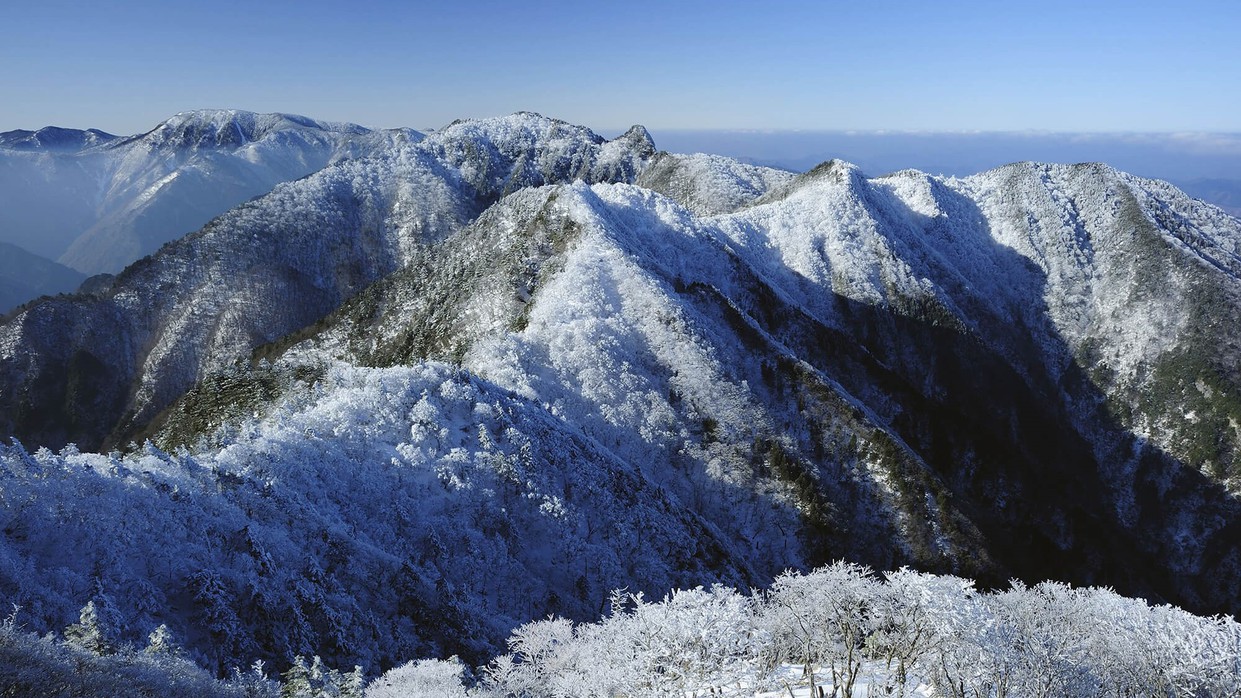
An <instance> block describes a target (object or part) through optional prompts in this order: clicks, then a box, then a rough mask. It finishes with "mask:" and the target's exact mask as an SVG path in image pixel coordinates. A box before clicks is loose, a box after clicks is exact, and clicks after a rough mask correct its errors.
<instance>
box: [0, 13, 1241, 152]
mask: <svg viewBox="0 0 1241 698" xmlns="http://www.w3.org/2000/svg"><path fill="white" fill-rule="evenodd" d="M4 5H5V7H4V8H3V10H2V11H0V18H2V19H0V21H2V25H0V26H3V28H4V32H3V35H4V37H3V40H0V94H3V99H0V131H3V130H9V129H14V128H35V127H39V126H44V125H49V124H55V125H61V126H70V127H77V128H86V127H97V128H102V129H104V130H108V131H111V132H113V133H118V134H129V133H137V132H141V131H145V130H147V129H149V128H151V127H152V126H154V125H155V124H156V123H158V122H159V121H161V120H163V119H164V118H166V117H168V116H170V115H171V114H173V113H175V112H178V111H182V110H185V109H194V108H206V107H212V108H214V107H227V108H240V109H250V110H254V111H286V112H293V113H300V114H305V115H307V116H312V117H315V118H320V119H330V120H344V121H354V122H358V123H362V124H365V125H368V126H376V127H390V126H411V127H414V128H425V127H433V126H439V125H443V124H445V123H447V122H449V121H451V120H452V119H455V118H458V117H477V116H492V115H498V114H505V113H508V112H512V111H515V110H519V109H529V110H534V111H539V112H542V113H544V114H547V115H549V116H556V117H559V118H563V119H567V120H569V121H573V122H576V123H582V124H585V125H588V126H591V127H592V128H595V129H597V130H600V131H608V130H611V129H616V128H619V127H623V126H627V125H629V124H632V123H643V124H646V125H647V126H650V127H652V128H662V129H671V128H696V129H699V128H701V129H706V128H754V129H833V130H834V129H865V130H874V129H912V130H987V131H991V130H1025V129H1038V130H1050V131H1227V132H1241V2H1236V0H1231V1H1223V0H1221V1H1218V2H1207V1H1194V0H1184V1H1182V2H1172V1H1171V0H1168V1H1167V2H1146V1H1144V0H1128V1H1126V2H1092V1H1090V0H1074V1H1072V2H1060V1H1058V0H1053V1H1048V0H1041V1H1038V2H1025V1H1021V0H1015V1H1011V2H1004V1H1003V0H994V1H988V2H932V1H930V0H917V1H912V0H911V1H904V0H902V1H897V0H893V1H890V2H885V1H884V0H869V1H868V0H850V1H848V2H832V1H824V2H738V3H728V2H692V1H691V2H676V1H675V0H668V1H667V2H647V1H646V0H638V1H631V2H624V3H620V2H618V3H593V2H585V1H582V0H578V1H576V2H559V1H545V2H538V1H536V0H532V1H530V2H473V3H469V2H438V1H425V2H391V1H388V0H382V1H374V2H368V1H366V0H356V1H355V2H344V1H342V0H334V1H332V2H319V1H318V0H300V1H299V2H285V1H283V0H276V1H265V0H248V1H246V2H237V1H234V0H212V1H210V2H196V1H178V2H168V1H161V2H151V1H147V0H133V1H126V0H116V1H115V2H58V1H56V0H41V1H37V2H36V1H34V0H6V1H5V3H4Z"/></svg>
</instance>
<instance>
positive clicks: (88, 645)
mask: <svg viewBox="0 0 1241 698" xmlns="http://www.w3.org/2000/svg"><path fill="white" fill-rule="evenodd" d="M65 641H66V642H69V643H72V644H74V645H77V646H78V647H81V648H82V649H84V650H86V651H88V652H91V653H93V654H97V655H100V656H102V655H105V654H109V653H111V652H112V645H111V643H109V642H108V639H107V635H106V631H105V629H104V628H103V626H102V624H101V623H100V620H99V613H98V611H97V610H96V609H95V602H94V601H87V602H86V605H85V606H83V607H82V611H81V613H79V614H78V622H76V623H74V624H72V625H70V626H69V627H67V628H65Z"/></svg>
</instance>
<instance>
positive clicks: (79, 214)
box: [0, 110, 421, 274]
mask: <svg viewBox="0 0 1241 698" xmlns="http://www.w3.org/2000/svg"><path fill="white" fill-rule="evenodd" d="M420 137H421V136H420V134H418V133H417V132H415V131H409V130H398V131H370V130H368V129H365V128H362V127H361V126H356V125H354V124H338V123H327V122H321V121H314V120H311V119H307V118H305V117H301V116H292V115H287V114H254V113H250V112H244V111H236V110H202V111H192V112H184V113H181V114H177V115H176V116H174V117H172V118H171V119H169V120H167V121H165V122H164V123H162V124H160V125H159V126H157V127H155V128H154V129H152V130H151V131H149V132H147V133H144V134H140V135H136V136H131V137H128V138H117V137H115V136H111V135H110V134H106V133H103V132H100V131H94V130H90V131H77V130H73V129H61V128H51V127H50V128H44V129H40V130H39V131H35V132H31V131H10V132H8V133H3V134H0V231H4V233H3V234H4V241H7V242H11V243H14V244H17V245H20V246H23V247H25V248H27V249H29V250H31V251H32V252H35V253H37V254H40V255H42V256H45V257H49V258H52V259H56V260H57V261H59V262H61V263H62V264H65V265H67V266H70V267H73V268H75V269H77V270H79V271H81V272H84V273H86V274H96V273H101V272H108V273H115V272H118V271H120V270H121V269H122V268H123V267H125V266H126V265H128V264H129V263H131V262H133V261H135V260H137V259H139V258H140V257H142V256H144V255H147V254H150V253H152V252H154V251H155V250H157V249H158V248H159V247H160V246H161V245H163V244H164V243H166V242H169V241H171V240H175V239H177V238H179V237H181V236H182V235H185V234H186V233H189V232H192V231H194V230H197V229H198V228H200V227H202V226H203V224H205V223H206V222H207V221H209V220H210V219H211V218H213V217H215V216H217V215H219V214H221V213H223V212H225V211H227V210H228V209H230V208H232V207H233V206H236V205H237V204H240V203H242V202H244V201H246V200H248V199H251V198H253V197H255V196H259V195H261V194H265V193H267V192H269V191H271V189H272V187H274V186H275V185H276V184H278V183H280V182H285V181H291V180H294V179H298V178H301V177H304V176H306V175H308V174H310V173H312V172H315V171H317V170H320V169H322V168H323V167H325V166H326V165H328V164H330V163H333V162H337V161H339V160H342V159H345V158H351V157H359V156H363V155H368V154H371V153H375V152H379V151H382V150H385V149H387V148H389V147H390V146H392V145H393V144H394V143H396V142H400V141H405V140H416V139H418V138H420Z"/></svg>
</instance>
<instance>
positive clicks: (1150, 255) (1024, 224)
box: [0, 114, 1241, 667]
mask: <svg viewBox="0 0 1241 698" xmlns="http://www.w3.org/2000/svg"><path fill="white" fill-rule="evenodd" d="M220 137H224V136H220ZM213 138H214V136H213ZM1239 244H1241V222H1238V221H1237V220H1236V219H1233V218H1231V217H1229V216H1227V215H1225V214H1223V213H1222V212H1220V211H1219V210H1218V209H1215V208H1213V207H1209V206H1204V205H1203V204H1201V203H1200V202H1197V201H1195V200H1193V199H1191V198H1189V197H1187V196H1185V195H1184V194H1182V193H1181V192H1179V191H1178V190H1176V189H1174V188H1172V187H1170V186H1168V185H1165V184H1163V183H1160V182H1153V181H1150V180H1143V179H1139V178H1135V177H1131V176H1128V175H1125V174H1123V173H1119V172H1116V171H1115V170H1112V169H1110V168H1107V167H1105V166H1101V165H1091V164H1084V165H1042V164H1035V163H1017V164H1014V165H1010V166H1007V167H1004V168H999V169H997V170H993V171H989V172H985V173H980V174H978V175H975V176H973V177H968V178H964V179H954V178H949V179H945V178H937V177H931V176H928V175H925V174H923V173H919V172H914V171H902V172H897V173H893V174H891V175H888V176H885V177H879V178H869V177H866V176H865V175H864V174H863V173H862V172H860V171H859V170H858V169H857V168H856V167H853V166H851V165H849V164H847V163H842V162H837V161H832V162H828V163H824V164H823V165H821V166H819V167H816V168H815V169H813V170H811V171H810V172H807V173H804V174H802V175H798V176H791V175H789V174H787V173H780V172H778V171H774V170H766V169H763V168H755V167H751V166H747V165H743V164H741V163H736V162H732V161H727V160H725V159H720V158H712V157H708V156H676V155H667V154H657V153H656V152H655V149H654V145H653V143H651V141H650V139H649V136H648V135H647V134H646V133H645V131H644V130H643V129H641V127H635V128H634V129H631V130H630V131H629V132H628V133H626V134H625V135H623V136H622V137H620V138H618V139H615V140H613V141H604V140H603V139H601V138H599V137H598V136H596V135H594V134H593V133H591V132H589V131H588V130H586V129H583V128H581V127H575V126H572V125H569V124H565V123H564V122H559V121H555V120H551V119H544V118H542V117H539V116H537V115H532V114H516V115H513V116H510V117H505V118H502V119H491V120H484V121H477V122H460V123H455V124H452V125H450V126H449V127H446V128H445V129H443V130H441V131H438V132H434V133H432V134H430V135H428V137H427V138H426V139H425V140H423V141H421V142H418V143H405V144H402V145H400V146H399V147H395V148H393V149H391V150H390V151H388V152H386V153H384V154H383V155H381V156H377V157H372V158H365V159H356V160H350V161H346V162H342V163H338V164H336V165H333V166H331V167H328V168H326V169H324V170H323V171H321V172H319V173H317V174H315V175H312V176H310V177H307V178H305V179H303V180H300V181H298V182H293V183H287V184H284V185H281V186H279V187H277V188H276V189H275V190H274V191H273V192H272V193H271V194H269V195H267V196H265V197H262V198H260V199H257V200H255V201H252V202H250V203H247V204H245V205H243V206H240V207H238V208H236V209H234V210H232V211H230V212H229V213H228V214H226V215H224V216H221V217H219V218H217V219H216V220H214V221H213V222H212V223H211V224H209V225H208V226H207V227H205V228H204V229H202V230H201V231H199V232H197V233H195V234H193V235H190V236H187V237H186V238H184V239H182V240H179V241H177V242H175V243H172V244H170V245H168V246H166V247H165V248H164V249H163V250H161V251H160V253H158V254H157V255H154V256H152V257H151V258H150V259H148V260H145V261H144V262H142V263H139V264H137V265H134V266H132V267H130V268H129V269H127V270H126V271H125V272H124V273H122V274H121V275H120V276H119V277H117V279H116V280H115V281H114V282H113V283H112V285H111V286H110V287H109V288H102V289H98V290H96V291H94V292H93V295H89V296H86V295H83V296H76V297H73V298H58V299H49V300H44V301H41V302H39V303H36V304H34V305H32V306H31V307H29V308H27V309H26V310H25V311H24V312H22V313H21V314H19V315H17V316H15V317H13V318H10V319H9V320H8V321H7V322H6V323H4V324H3V325H0V348H2V350H3V351H2V357H3V361H2V362H0V398H2V399H3V400H4V401H5V402H4V410H3V412H0V414H3V415H5V416H7V417H8V418H9V419H10V423H9V424H7V425H5V428H6V429H7V430H8V433H11V434H16V435H18V436H19V437H20V438H21V439H22V440H23V441H25V442H27V443H29V444H30V445H31V446H32V447H33V446H34V445H37V444H47V445H50V446H51V447H53V448H58V447H59V446H60V445H62V444H64V443H65V442H67V441H75V440H76V441H79V443H81V444H92V443H96V442H97V443H125V442H126V441H127V440H128V439H131V438H133V439H136V440H141V439H143V438H144V437H148V436H149V437H150V438H151V439H152V443H153V444H154V445H148V446H146V447H145V448H143V449H141V450H138V451H136V452H135V453H133V454H131V455H129V456H124V457H122V456H120V455H119V454H118V455H113V456H106V457H105V456H101V455H92V454H83V453H81V452H79V451H78V450H77V449H76V448H72V447H66V448H65V449H64V450H62V451H61V452H60V453H53V452H52V451H50V450H39V451H36V452H35V453H34V454H33V455H32V454H30V453H28V452H27V451H26V450H25V449H23V448H22V447H21V446H18V445H14V446H12V447H9V448H7V449H6V450H5V451H4V452H3V453H2V454H0V463H3V467H4V468H5V469H6V470H5V478H6V482H7V481H9V480H11V481H12V483H13V484H12V486H11V487H9V488H6V490H5V492H6V495H5V496H6V499H5V503H4V507H5V508H4V512H5V515H6V516H7V517H8V521H10V525H8V526H7V528H6V529H4V530H5V537H4V538H3V539H0V543H3V546H4V547H3V548H0V585H3V588H6V589H10V590H16V591H14V592H13V593H14V594H15V595H17V596H20V597H21V598H26V599H29V600H30V603H31V605H32V606H34V607H35V608H37V609H39V610H38V614H39V615H38V618H39V621H38V622H39V625H40V627H41V629H42V628H54V627H57V626H58V624H60V625H63V624H64V623H65V622H66V621H65V618H71V617H72V614H73V613H74V612H75V609H76V608H79V607H80V606H81V604H82V603H83V602H84V601H85V600H86V599H84V598H83V596H85V595H87V594H95V595H96V596H98V597H100V599H101V600H100V601H99V602H98V603H99V604H101V605H102V604H103V603H104V602H105V601H106V602H108V603H111V604H113V606H114V607H115V608H116V609H117V614H116V615H117V617H118V618H121V619H123V620H125V622H126V624H127V626H126V629H125V630H124V632H128V633H130V634H131V635H136V634H140V633H142V632H146V626H150V625H154V624H156V623H157V622H167V623H169V625H170V626H173V627H174V630H176V631H177V632H178V633H179V634H180V636H182V637H185V638H187V643H188V644H189V645H190V646H191V647H193V648H194V650H195V651H196V652H198V653H199V656H200V657H201V658H202V659H203V660H204V661H206V662H209V663H210V664H211V665H212V666H215V667H221V666H227V665H229V664H230V663H232V662H237V661H242V660H244V661H248V660H249V659H251V658H253V657H259V656H261V657H272V658H275V659H278V660H282V661H288V660H289V659H290V658H291V657H292V655H294V654H296V653H310V652H314V653H318V654H320V655H322V656H325V657H330V658H332V659H333V661H334V662H336V663H338V664H339V663H342V662H344V663H348V662H353V661H363V662H366V663H368V665H371V666H373V665H375V664H378V665H380V666H387V665H390V664H392V663H394V662H397V661H402V660H404V659H408V658H410V657H412V656H429V655H433V654H448V653H452V652H464V653H467V654H474V655H479V654H486V653H488V652H491V651H494V649H495V646H496V644H497V643H498V642H500V641H501V640H502V638H503V636H504V633H506V632H507V631H508V630H509V629H511V628H512V627H513V626H514V625H517V624H520V623H523V622H525V621H528V620H530V619H532V618H534V617H537V616H542V615H544V614H547V613H559V614H564V615H568V616H571V617H575V618H584V617H592V618H593V617H594V616H595V615H597V614H598V613H599V611H600V610H601V605H602V604H603V603H604V601H605V599H606V594H607V591H608V589H609V588H610V587H615V586H624V585H632V586H635V587H638V588H641V589H643V590H649V591H651V592H652V593H654V592H658V591H659V590H660V589H665V590H666V589H667V588H669V586H668V585H671V584H695V583H704V584H705V583H710V582H712V581H716V580H724V581H727V582H728V583H744V584H752V583H759V584H762V583H766V582H768V581H770V580H771V579H772V578H774V577H775V576H776V575H777V574H779V573H780V572H781V571H783V570H784V569H786V568H789V567H797V568H805V567H808V566H810V565H813V564H816V563H818V562H823V561H827V560H833V559H839V558H845V559H848V560H852V561H856V562H862V563H866V564H870V565H872V566H874V567H876V568H883V569H892V568H895V567H899V566H901V565H911V566H915V567H917V568H920V569H923V570H931V571H937V572H952V573H955V574H962V575H966V576H971V577H977V578H979V579H980V580H981V581H982V582H983V584H1003V583H1004V582H1005V581H1007V580H1008V579H1010V578H1013V577H1017V578H1020V579H1025V580H1028V581H1037V580H1041V579H1045V578H1055V579H1060V580H1066V581H1071V582H1074V583H1076V584H1090V585H1109V586H1113V587H1115V588H1117V589H1118V590H1120V591H1122V592H1124V593H1127V594H1133V595H1141V596H1143V597H1145V598H1147V599H1150V600H1153V601H1157V602H1164V601H1171V602H1176V603H1178V604H1180V605H1184V606H1187V607H1189V608H1192V609H1194V610H1198V611H1203V612H1209V613H1217V612H1227V613H1236V612H1237V611H1238V610H1241V551H1239V550H1238V548H1237V546H1236V545H1235V541H1236V534H1237V531H1239V530H1241V504H1239V503H1238V499H1237V481H1238V480H1237V474H1236V472H1235V471H1234V467H1235V466H1234V462H1235V459H1234V458H1233V454H1235V452H1236V449H1237V448H1238V445H1239V442H1241V434H1239V433H1238V430H1237V429H1236V428H1235V423H1241V421H1238V420H1241V412H1237V411H1235V410H1234V404H1235V403H1234V401H1235V397H1234V396H1235V395H1237V394H1238V393H1237V390H1238V388H1241V385H1238V376H1237V373H1236V366H1237V362H1236V358H1237V356H1236V348H1235V346H1236V345H1235V341H1236V340H1235V338H1234V337H1232V336H1231V332H1232V327H1234V326H1235V325H1236V320H1238V319H1241V318H1237V317H1236V316H1237V314H1238V313H1239V312H1241V302H1239V301H1241V297H1238V293H1241V280H1239V279H1238V276H1237V272H1238V270H1241V265H1238V259H1239V258H1238V257H1237V251H1238V245H1239ZM92 439H94V440H95V441H94V442H92ZM160 449H163V450H160ZM31 450H34V449H33V448H32V449H31ZM170 454H171V455H170ZM10 493H11V494H10ZM83 493H86V495H84V494H83ZM44 502H46V503H47V504H43V503H44ZM116 502H120V504H116ZM52 503H55V506H53V504H52ZM116 511H123V512H125V513H124V514H123V515H120V516H116V515H114V512H116ZM149 522H165V523H160V524H153V525H152V528H151V529H149V530H148V529H146V528H144V527H146V526H148V524H149ZM446 538H449V539H450V540H445V539H446ZM167 541H172V542H171V543H168V544H167V547H166V550H167V554H165V555H163V556H162V557H160V556H155V557H154V558H152V556H151V555H150V550H151V549H152V548H159V547H160V546H161V545H162V544H164V543H166V542H167ZM160 549H161V550H165V548H160ZM181 549H184V551H183V552H181ZM67 550H74V551H81V552H80V554H77V555H73V556H70V555H66V554H64V551H67ZM594 561H598V566H595V562H594ZM376 579H379V580H385V581H383V582H382V583H380V584H375V582H374V580H376ZM92 585H93V586H92ZM143 599H156V600H157V601H156V602H155V603H153V604H150V605H144V601H143ZM346 665H347V664H346Z"/></svg>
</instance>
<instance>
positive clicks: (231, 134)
mask: <svg viewBox="0 0 1241 698" xmlns="http://www.w3.org/2000/svg"><path fill="white" fill-rule="evenodd" d="M286 130H308V131H323V132H329V133H343V134H355V135H356V134H363V133H367V132H368V130H369V129H366V128H364V127H362V126H358V125H357V124H350V123H335V122H328V121H316V120H314V119H310V118H307V117H305V116H299V115H296V114H281V113H272V114H258V113H255V112H249V111H242V110H239V109H198V110H193V111H183V112H180V113H178V114H175V115H174V116H172V117H171V118H169V119H168V120H167V121H164V122H163V123H161V124H160V125H159V126H156V127H155V128H154V129H152V130H150V131H148V132H147V133H144V134H142V135H141V136H137V138H141V139H144V140H147V141H150V142H152V143H154V144H158V145H175V146H179V147H186V148H237V147H240V146H243V145H245V144H246V143H251V142H254V141H257V140H262V139H263V138H264V137H266V136H268V135H269V134H271V133H274V132H277V131H286Z"/></svg>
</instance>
